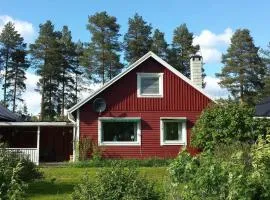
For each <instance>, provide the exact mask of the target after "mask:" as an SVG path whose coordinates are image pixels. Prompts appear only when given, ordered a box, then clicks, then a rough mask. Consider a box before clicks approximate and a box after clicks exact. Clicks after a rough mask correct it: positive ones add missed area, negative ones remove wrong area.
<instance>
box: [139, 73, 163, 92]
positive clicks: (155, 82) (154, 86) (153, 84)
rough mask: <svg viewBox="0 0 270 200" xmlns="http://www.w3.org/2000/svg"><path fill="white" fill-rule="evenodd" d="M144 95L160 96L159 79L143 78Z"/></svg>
mask: <svg viewBox="0 0 270 200" xmlns="http://www.w3.org/2000/svg"><path fill="white" fill-rule="evenodd" d="M141 93H142V94H159V77H141Z"/></svg>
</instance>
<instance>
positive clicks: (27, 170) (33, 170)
mask: <svg viewBox="0 0 270 200" xmlns="http://www.w3.org/2000/svg"><path fill="white" fill-rule="evenodd" d="M0 157H1V158H2V162H3V163H4V165H5V166H9V167H11V168H16V166H17V165H18V163H20V170H19V171H18V172H17V175H18V178H19V180H21V181H23V182H31V181H33V180H35V179H40V178H42V177H43V176H42V173H41V172H40V170H39V168H38V167H37V166H36V165H35V164H34V163H33V162H31V161H30V160H29V159H27V158H20V157H19V156H17V154H16V153H12V152H9V151H7V150H5V146H4V145H3V144H0Z"/></svg>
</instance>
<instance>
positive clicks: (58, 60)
mask: <svg viewBox="0 0 270 200" xmlns="http://www.w3.org/2000/svg"><path fill="white" fill-rule="evenodd" d="M39 28H40V30H39V36H38V38H37V39H36V41H35V43H34V44H31V45H30V52H31V54H32V58H33V61H34V65H35V67H36V69H37V70H36V72H37V74H38V75H40V76H41V79H40V80H39V82H38V89H37V90H38V91H39V92H40V93H41V113H40V116H41V120H44V119H49V120H53V119H54V117H55V116H56V114H57V113H56V108H57V102H58V101H59V96H58V90H59V78H60V77H59V76H60V74H61V64H62V61H63V59H62V58H63V57H62V54H61V46H60V44H59V40H60V38H61V33H59V32H57V31H55V30H54V25H53V24H52V22H51V21H47V22H46V23H44V24H41V25H40V26H39Z"/></svg>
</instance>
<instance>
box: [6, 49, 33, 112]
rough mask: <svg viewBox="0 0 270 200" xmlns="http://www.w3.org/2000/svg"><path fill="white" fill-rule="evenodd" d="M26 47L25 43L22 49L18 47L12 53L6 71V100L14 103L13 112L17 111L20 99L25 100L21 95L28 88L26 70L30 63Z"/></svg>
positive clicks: (11, 103)
mask: <svg viewBox="0 0 270 200" xmlns="http://www.w3.org/2000/svg"><path fill="white" fill-rule="evenodd" d="M25 48H26V44H23V45H21V49H17V50H16V51H15V52H13V53H12V54H11V61H10V62H9V65H8V68H7V73H6V74H7V75H6V84H4V88H6V89H7V96H6V102H7V103H9V104H10V105H12V106H11V107H12V111H13V112H15V111H16V108H17V106H18V101H19V102H23V99H22V98H21V95H22V93H23V92H24V91H25V89H26V85H25V80H26V70H27V69H28V68H29V66H30V63H29V61H28V60H27V52H26V50H25Z"/></svg>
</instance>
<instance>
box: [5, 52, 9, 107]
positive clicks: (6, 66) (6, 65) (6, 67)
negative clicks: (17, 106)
mask: <svg viewBox="0 0 270 200" xmlns="http://www.w3.org/2000/svg"><path fill="white" fill-rule="evenodd" d="M8 52H9V49H7V53H6V63H5V75H4V106H5V107H7V70H8V59H9V55H8Z"/></svg>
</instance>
